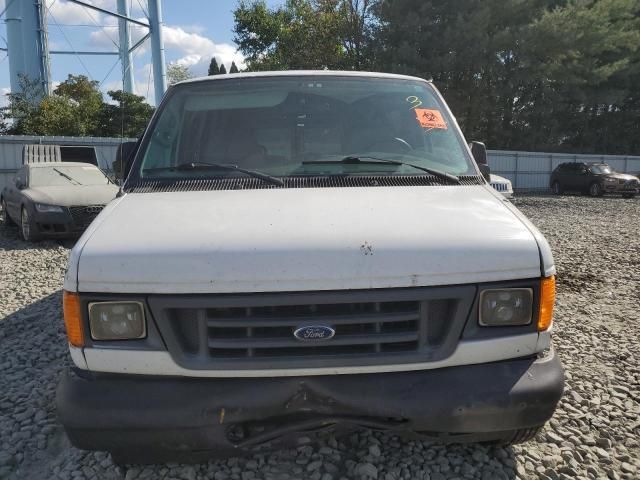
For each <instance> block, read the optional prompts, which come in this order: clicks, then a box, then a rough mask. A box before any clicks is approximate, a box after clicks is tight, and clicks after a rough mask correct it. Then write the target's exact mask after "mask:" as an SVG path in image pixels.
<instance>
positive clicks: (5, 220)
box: [2, 198, 16, 226]
mask: <svg viewBox="0 0 640 480" xmlns="http://www.w3.org/2000/svg"><path fill="white" fill-rule="evenodd" d="M2 223H4V225H5V226H7V225H15V224H16V222H14V221H13V220H12V219H11V217H10V216H9V211H8V210H7V203H6V202H5V201H4V198H3V199H2Z"/></svg>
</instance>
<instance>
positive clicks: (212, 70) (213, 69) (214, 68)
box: [207, 57, 220, 75]
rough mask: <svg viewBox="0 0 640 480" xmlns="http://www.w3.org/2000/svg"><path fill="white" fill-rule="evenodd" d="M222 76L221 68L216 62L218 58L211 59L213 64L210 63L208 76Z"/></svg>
mask: <svg viewBox="0 0 640 480" xmlns="http://www.w3.org/2000/svg"><path fill="white" fill-rule="evenodd" d="M219 74H220V67H219V66H218V61H217V60H216V57H211V63H209V71H208V72H207V75H219Z"/></svg>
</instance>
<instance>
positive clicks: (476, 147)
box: [469, 142, 491, 182]
mask: <svg viewBox="0 0 640 480" xmlns="http://www.w3.org/2000/svg"><path fill="white" fill-rule="evenodd" d="M469 148H470V149H471V154H472V155H473V159H474V160H475V161H476V164H477V165H478V168H479V169H480V172H481V173H482V176H483V177H484V178H485V180H486V181H487V182H489V181H491V169H490V168H489V164H488V163H487V147H486V146H485V144H484V143H482V142H471V143H470V144H469Z"/></svg>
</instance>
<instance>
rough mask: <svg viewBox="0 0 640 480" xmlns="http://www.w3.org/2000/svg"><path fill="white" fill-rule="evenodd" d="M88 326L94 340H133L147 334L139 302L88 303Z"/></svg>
mask: <svg viewBox="0 0 640 480" xmlns="http://www.w3.org/2000/svg"><path fill="white" fill-rule="evenodd" d="M89 326H90V327H91V338H93V339H94V340H133V339H136V338H144V337H145V336H146V334H147V329H146V324H145V319H144V307H143V305H142V304H141V303H140V302H94V303H90V304H89Z"/></svg>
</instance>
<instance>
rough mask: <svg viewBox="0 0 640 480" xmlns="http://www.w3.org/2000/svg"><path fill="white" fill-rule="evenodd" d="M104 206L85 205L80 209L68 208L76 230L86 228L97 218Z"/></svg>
mask: <svg viewBox="0 0 640 480" xmlns="http://www.w3.org/2000/svg"><path fill="white" fill-rule="evenodd" d="M103 208H104V205H87V206H82V207H69V212H70V213H71V218H73V223H74V226H75V228H76V229H82V230H84V229H85V228H87V227H88V226H89V225H90V224H91V222H93V219H94V218H96V217H97V216H98V214H99V213H100V212H101V211H102V209H103Z"/></svg>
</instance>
